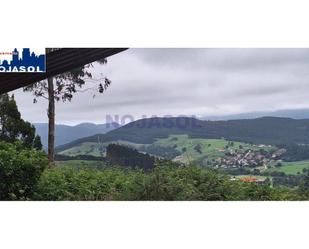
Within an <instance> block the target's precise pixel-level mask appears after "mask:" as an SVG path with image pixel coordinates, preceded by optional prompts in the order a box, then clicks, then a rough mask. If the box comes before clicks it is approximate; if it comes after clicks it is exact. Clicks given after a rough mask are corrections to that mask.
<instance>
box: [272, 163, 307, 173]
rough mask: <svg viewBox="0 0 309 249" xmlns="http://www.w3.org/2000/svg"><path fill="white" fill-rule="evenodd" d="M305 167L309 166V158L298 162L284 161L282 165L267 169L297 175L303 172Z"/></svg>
mask: <svg viewBox="0 0 309 249" xmlns="http://www.w3.org/2000/svg"><path fill="white" fill-rule="evenodd" d="M304 168H309V160H305V161H296V162H283V163H282V166H281V167H277V168H271V169H268V170H267V171H279V172H284V173H286V174H289V175H297V173H298V172H299V173H300V174H302V170H303V169H304Z"/></svg>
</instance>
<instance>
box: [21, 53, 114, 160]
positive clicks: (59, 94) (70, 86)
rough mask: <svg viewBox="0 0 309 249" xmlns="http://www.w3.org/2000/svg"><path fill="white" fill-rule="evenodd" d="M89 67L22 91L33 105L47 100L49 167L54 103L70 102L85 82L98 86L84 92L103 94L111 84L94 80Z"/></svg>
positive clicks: (53, 128) (52, 139) (52, 137)
mask: <svg viewBox="0 0 309 249" xmlns="http://www.w3.org/2000/svg"><path fill="white" fill-rule="evenodd" d="M54 50H57V49H56V48H49V49H47V51H46V52H47V53H50V52H53V51H54ZM97 63H99V64H106V63H107V60H106V59H105V58H103V59H101V60H99V61H97ZM91 67H93V64H92V63H90V64H88V65H84V66H81V67H78V68H75V69H73V70H71V71H69V72H66V73H62V74H59V75H56V76H54V77H50V78H48V79H47V80H43V81H40V82H37V83H34V84H32V85H30V86H27V87H25V88H24V91H26V92H32V93H33V95H34V99H33V103H36V102H37V99H38V98H45V99H46V100H48V110H47V116H48V159H49V161H50V165H51V166H52V165H53V164H54V158H55V115H56V114H55V112H56V110H55V101H60V100H62V101H63V102H66V101H71V99H72V98H73V95H74V93H76V92H78V91H81V88H82V87H83V86H84V85H85V83H86V81H88V82H92V83H98V86H96V87H95V86H94V87H92V88H88V89H85V90H90V89H95V88H97V90H98V92H99V93H103V92H104V91H105V90H106V89H107V88H108V86H109V85H110V84H111V81H110V80H109V79H108V78H106V77H102V78H100V79H94V78H93V77H92V73H91V70H90V69H91ZM94 96H95V95H94Z"/></svg>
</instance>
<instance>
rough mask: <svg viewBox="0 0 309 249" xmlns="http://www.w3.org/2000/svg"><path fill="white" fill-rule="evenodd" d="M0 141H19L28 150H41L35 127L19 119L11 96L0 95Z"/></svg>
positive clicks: (19, 116) (18, 113)
mask: <svg viewBox="0 0 309 249" xmlns="http://www.w3.org/2000/svg"><path fill="white" fill-rule="evenodd" d="M0 140H2V141H6V142H11V143H12V142H15V141H17V140H20V141H22V143H23V145H24V146H26V147H28V148H30V147H34V148H36V149H42V144H41V140H40V137H39V136H36V135H35V127H34V126H33V125H31V124H30V123H29V122H26V121H24V120H23V119H22V118H21V115H20V112H19V111H18V108H17V104H16V102H15V100H14V96H13V95H12V96H11V97H10V96H9V95H8V94H2V95H0Z"/></svg>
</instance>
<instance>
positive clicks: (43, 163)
mask: <svg viewBox="0 0 309 249" xmlns="http://www.w3.org/2000/svg"><path fill="white" fill-rule="evenodd" d="M47 165H48V161H47V158H46V156H45V155H44V154H43V153H42V152H40V151H38V150H35V149H29V148H26V147H25V146H24V145H23V144H22V143H21V142H16V143H15V144H10V143H5V142H1V141H0V200H28V199H31V198H32V195H33V191H34V187H35V186H36V184H37V182H38V180H39V179H40V176H41V174H42V172H43V170H44V169H45V168H46V167H47Z"/></svg>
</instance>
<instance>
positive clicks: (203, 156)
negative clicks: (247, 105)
mask: <svg viewBox="0 0 309 249" xmlns="http://www.w3.org/2000/svg"><path fill="white" fill-rule="evenodd" d="M115 142H117V143H121V144H125V145H129V146H133V147H134V148H136V149H139V147H141V146H143V144H137V143H132V142H127V141H120V140H119V141H115ZM108 144H109V143H103V144H102V145H99V144H98V143H91V142H86V143H82V144H81V145H79V146H76V147H73V148H71V149H68V150H64V151H62V152H61V153H60V154H63V155H68V156H76V155H93V156H100V150H99V147H100V146H102V147H106V146H107V145H108ZM198 144H200V145H201V147H202V149H201V151H202V153H199V152H197V151H196V150H195V149H194V147H195V146H196V145H198ZM227 144H228V141H227V140H224V139H203V138H190V137H189V136H188V135H171V136H169V137H168V138H162V139H156V141H155V142H154V143H153V145H155V146H161V147H173V146H175V145H176V146H177V147H176V148H175V149H176V150H178V151H179V152H181V153H182V155H181V156H179V157H177V160H178V161H181V162H184V163H188V162H192V161H193V160H198V161H203V160H211V159H216V158H218V157H220V156H223V155H224V152H223V151H220V150H222V149H224V147H225V146H226V145H227ZM209 145H210V146H209ZM240 145H242V146H243V150H246V149H251V150H259V149H260V148H259V147H258V146H256V145H249V144H246V143H241V142H234V146H233V147H230V148H231V149H239V146H240ZM145 146H149V145H145ZM183 148H186V152H184V153H183V152H182V149H183ZM264 149H270V148H264Z"/></svg>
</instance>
